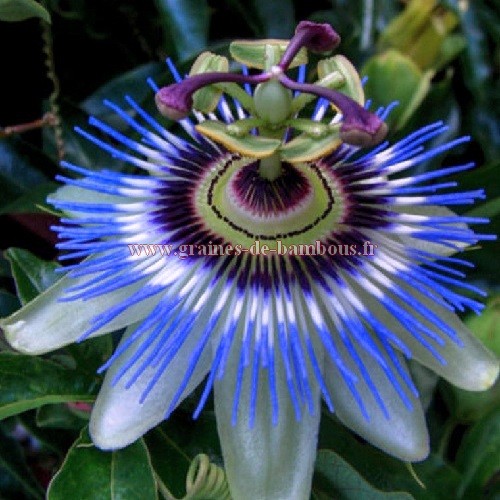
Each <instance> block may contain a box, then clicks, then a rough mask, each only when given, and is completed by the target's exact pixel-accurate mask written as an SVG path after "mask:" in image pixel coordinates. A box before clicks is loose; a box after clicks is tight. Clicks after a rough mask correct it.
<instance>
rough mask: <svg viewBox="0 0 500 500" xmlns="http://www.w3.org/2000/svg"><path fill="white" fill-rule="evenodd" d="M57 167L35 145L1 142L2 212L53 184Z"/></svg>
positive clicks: (15, 141) (0, 206) (2, 140)
mask: <svg viewBox="0 0 500 500" xmlns="http://www.w3.org/2000/svg"><path fill="white" fill-rule="evenodd" d="M55 169H56V167H55V164H54V163H53V162H52V161H51V160H50V159H49V158H48V157H47V156H45V155H43V154H42V153H40V151H38V150H37V149H35V148H34V147H33V146H30V145H29V144H28V143H26V142H24V141H21V140H19V139H17V138H9V139H1V140H0V185H1V186H2V198H1V200H0V209H3V207H4V206H6V205H8V204H10V203H12V202H14V201H16V200H17V199H18V198H19V197H20V196H22V195H24V194H26V193H29V192H31V190H32V189H34V188H38V187H39V186H40V185H41V184H45V183H47V182H49V181H50V177H51V176H52V173H53V172H55Z"/></svg>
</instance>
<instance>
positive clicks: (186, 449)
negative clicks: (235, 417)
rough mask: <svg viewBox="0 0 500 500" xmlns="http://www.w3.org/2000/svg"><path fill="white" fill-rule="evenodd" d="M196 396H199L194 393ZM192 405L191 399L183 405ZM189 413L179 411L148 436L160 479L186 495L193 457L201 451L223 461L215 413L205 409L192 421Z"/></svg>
mask: <svg viewBox="0 0 500 500" xmlns="http://www.w3.org/2000/svg"><path fill="white" fill-rule="evenodd" d="M195 398H196V396H195ZM188 405H189V401H187V402H184V403H183V406H184V407H186V406H188ZM187 411H188V412H189V413H185V412H182V411H179V410H178V411H176V412H175V413H174V414H173V415H172V416H171V417H170V418H169V420H168V421H167V422H164V423H163V424H162V425H160V426H158V427H156V428H155V429H153V430H152V431H151V432H149V433H148V434H147V435H146V436H145V440H146V443H147V445H148V449H149V451H150V454H151V461H152V463H153V467H154V469H155V471H156V473H157V474H158V477H159V480H160V481H161V482H162V483H163V485H164V486H165V487H166V488H167V489H168V490H169V491H170V492H171V493H172V494H173V495H174V496H176V497H182V496H183V495H184V494H185V489H186V487H185V478H186V473H187V471H188V469H189V464H190V462H191V460H192V459H193V458H194V457H195V456H196V455H198V454H199V453H206V454H207V455H209V456H210V457H211V459H212V461H215V462H216V463H217V462H218V463H219V464H222V460H221V459H218V460H217V459H215V460H214V458H215V457H220V456H221V451H220V445H219V439H218V435H217V428H216V424H215V415H214V413H213V412H211V411H209V410H205V411H204V412H203V413H202V414H201V416H200V417H199V418H198V419H197V420H196V422H193V421H192V419H191V414H192V411H193V410H192V409H187Z"/></svg>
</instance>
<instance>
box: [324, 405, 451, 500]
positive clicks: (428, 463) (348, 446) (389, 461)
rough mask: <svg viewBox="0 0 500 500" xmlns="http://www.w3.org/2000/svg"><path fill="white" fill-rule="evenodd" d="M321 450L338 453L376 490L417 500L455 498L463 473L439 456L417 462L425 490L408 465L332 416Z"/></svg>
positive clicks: (327, 416)
mask: <svg viewBox="0 0 500 500" xmlns="http://www.w3.org/2000/svg"><path fill="white" fill-rule="evenodd" d="M319 447H320V448H328V449H332V450H335V452H336V453H338V454H339V455H341V456H342V458H343V459H344V460H346V461H347V462H349V464H351V466H352V467H354V469H355V470H356V471H358V473H359V474H361V475H362V476H363V477H364V478H365V480H366V481H368V482H369V483H370V484H371V485H372V486H373V487H375V488H377V489H380V490H383V491H406V492H408V493H410V494H411V495H413V497H414V498H415V499H417V500H449V499H450V498H455V492H456V490H457V488H458V485H459V482H460V475H459V473H458V472H457V471H456V470H455V469H454V468H453V467H451V466H450V465H448V464H447V463H445V462H444V460H443V459H442V458H441V457H439V456H438V455H436V454H434V453H431V454H430V455H429V457H428V458H427V459H426V460H424V461H423V462H419V463H414V464H413V469H414V470H415V473H416V475H417V476H418V477H419V478H420V480H421V481H422V482H423V484H424V485H425V489H424V488H422V486H421V485H420V484H418V483H417V481H416V480H415V479H414V478H413V477H412V475H411V474H410V472H409V470H408V468H407V467H406V465H405V463H404V462H401V461H400V460H397V459H395V458H393V457H390V456H389V455H387V454H386V453H383V452H381V451H379V450H378V449H376V448H374V447H373V446H371V445H369V444H362V443H360V442H359V440H358V439H356V438H355V437H354V436H353V435H352V433H351V432H349V431H348V430H347V429H346V428H345V427H344V426H342V425H341V424H340V423H339V422H338V421H337V419H335V418H333V417H332V416H331V414H330V413H326V412H324V414H323V418H322V419H321V425H320V435H319Z"/></svg>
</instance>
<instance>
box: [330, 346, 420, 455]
mask: <svg viewBox="0 0 500 500" xmlns="http://www.w3.org/2000/svg"><path fill="white" fill-rule="evenodd" d="M339 344H340V343H339ZM341 351H343V357H344V359H345V360H346V364H347V365H348V367H349V368H350V370H351V371H352V372H353V373H354V374H355V375H356V376H357V378H358V380H357V382H356V383H355V387H356V390H357V391H358V393H359V395H360V396H361V398H362V401H363V404H364V406H365V408H366V412H367V414H368V416H369V420H367V419H366V418H365V416H364V415H363V413H362V412H361V410H360V407H359V405H358V403H357V402H356V400H355V398H354V396H353V394H352V393H351V391H350V390H349V387H348V386H347V384H346V383H345V381H344V378H343V377H342V375H341V373H340V372H339V370H338V368H337V367H336V365H334V364H333V363H332V362H331V361H330V360H328V359H327V361H326V364H325V381H326V384H327V387H328V389H329V391H330V394H331V397H332V401H333V405H334V408H335V413H336V415H337V417H338V418H339V419H340V420H341V421H342V423H343V424H344V425H346V426H347V427H349V428H350V429H352V430H353V431H354V432H356V433H357V434H359V435H360V436H362V437H363V438H365V439H366V440H367V441H369V442H370V443H372V444H373V445H375V446H377V447H378V448H380V449H382V450H384V451H385V452H387V453H389V454H390V455H393V456H395V457H397V458H399V459H401V460H405V461H409V462H415V461H419V460H423V459H425V458H426V457H427V455H428V454H429V436H428V433H427V427H426V423H425V416H424V412H423V410H422V406H421V404H420V401H419V400H418V398H416V397H415V396H414V395H413V394H412V393H411V392H410V391H409V390H408V389H407V387H406V386H405V383H404V382H403V381H402V380H401V378H400V376H399V375H395V378H396V379H397V380H398V381H399V382H400V384H401V386H402V388H403V390H404V392H405V394H406V395H407V397H408V398H409V400H410V401H411V404H412V406H413V408H412V409H408V408H407V407H406V406H405V404H404V403H403V401H402V399H401V398H400V396H399V395H398V393H397V392H396V390H395V389H394V387H393V386H392V385H391V383H390V382H389V380H388V378H387V376H386V375H385V373H384V372H383V370H382V369H381V367H380V365H379V363H378V362H377V361H375V360H374V359H373V358H372V357H370V356H369V355H368V354H366V353H365V352H364V351H363V350H362V349H358V353H359V356H360V358H361V359H362V361H363V363H364V365H365V367H366V370H367V372H368V373H369V375H370V377H371V380H372V382H373V384H374V385H375V387H376V388H377V390H378V393H379V395H380V398H381V400H382V401H383V403H384V404H385V407H386V409H387V413H388V415H389V418H387V417H386V415H385V414H384V412H383V411H382V409H381V407H380V406H379V404H378V403H377V401H376V399H375V397H374V395H373V393H372V392H371V390H370V389H369V387H368V385H367V383H366V382H365V380H364V379H363V376H362V374H361V373H360V371H359V369H358V368H357V367H356V365H355V363H354V361H353V360H352V359H350V357H348V355H347V354H346V352H345V349H343V348H341ZM398 359H399V360H400V362H401V365H402V366H403V367H404V370H405V372H406V373H407V374H408V370H407V367H406V365H405V362H404V360H403V359H402V356H400V355H398Z"/></svg>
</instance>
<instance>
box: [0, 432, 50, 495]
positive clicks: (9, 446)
mask: <svg viewBox="0 0 500 500" xmlns="http://www.w3.org/2000/svg"><path fill="white" fill-rule="evenodd" d="M0 473H3V474H6V475H7V476H8V477H9V478H11V479H12V480H13V481H14V482H15V483H16V484H18V485H19V486H20V488H21V489H22V492H23V493H24V494H25V495H26V496H27V497H28V498H39V499H42V498H43V490H42V488H41V486H40V485H39V484H38V482H37V481H36V479H35V478H34V477H33V474H32V472H31V470H30V469H29V467H28V464H27V463H26V460H25V458H24V454H23V450H22V448H21V446H20V445H19V443H18V441H17V440H16V439H14V438H12V437H11V436H9V435H8V434H6V433H5V431H4V429H3V428H2V427H0ZM2 492H3V491H2Z"/></svg>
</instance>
